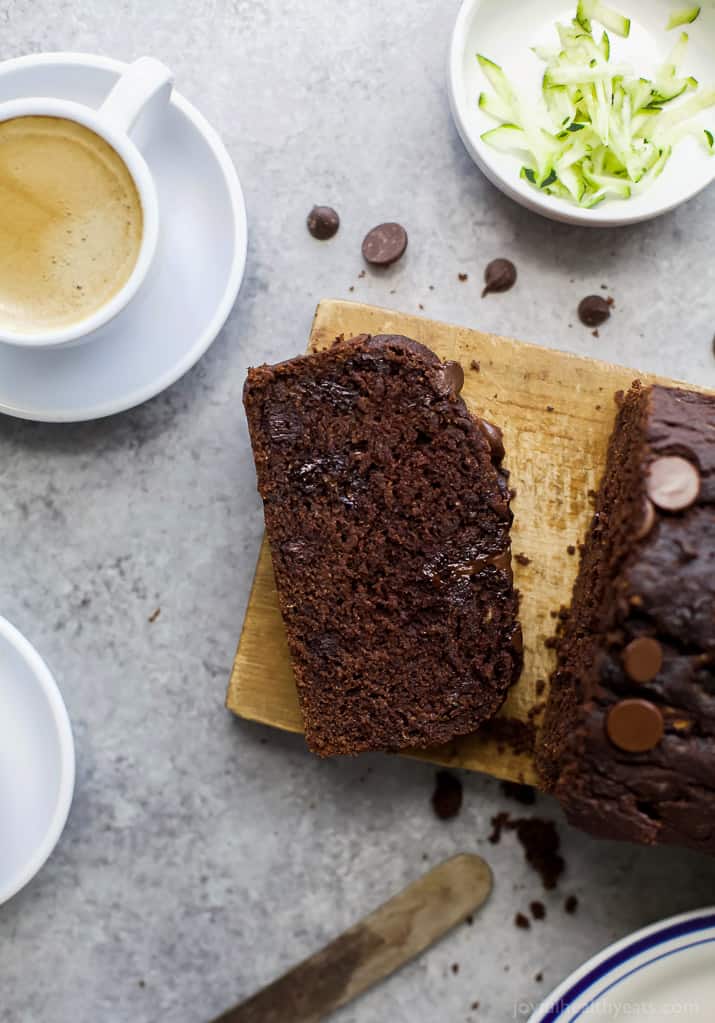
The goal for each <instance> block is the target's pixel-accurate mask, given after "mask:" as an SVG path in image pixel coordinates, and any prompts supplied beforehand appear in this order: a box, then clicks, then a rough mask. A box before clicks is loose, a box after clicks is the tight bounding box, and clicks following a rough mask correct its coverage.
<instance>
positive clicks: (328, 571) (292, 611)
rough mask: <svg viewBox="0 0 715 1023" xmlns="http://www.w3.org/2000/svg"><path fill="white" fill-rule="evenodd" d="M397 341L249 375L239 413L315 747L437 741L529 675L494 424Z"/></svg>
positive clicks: (486, 711) (341, 346)
mask: <svg viewBox="0 0 715 1023" xmlns="http://www.w3.org/2000/svg"><path fill="white" fill-rule="evenodd" d="M463 380H464V375H463V373H462V370H461V367H459V365H458V364H456V363H446V364H444V363H442V362H440V360H439V359H438V358H437V356H436V355H434V354H433V353H432V352H431V351H430V350H429V349H428V348H425V347H424V346H423V345H420V344H418V343H417V342H415V341H411V340H409V339H408V338H404V337H397V336H380V337H368V336H360V337H357V338H354V339H352V340H350V341H341V342H339V343H336V344H335V345H334V346H333V347H332V348H331V349H329V350H328V351H324V352H320V353H319V354H315V355H307V356H303V357H301V358H297V359H292V360H291V361H290V362H284V363H282V364H280V365H278V366H262V367H260V368H258V369H252V370H250V371H249V374H248V379H247V381H246V386H245V389H244V402H245V406H246V412H247V415H248V424H249V429H250V433H251V440H252V443H253V452H254V456H255V460H256V471H257V475H258V489H259V491H260V493H261V495H262V497H263V501H264V507H265V518H266V529H267V532H268V537H269V539H270V543H271V550H272V554H273V566H274V571H275V577H276V584H277V587H278V593H279V597H280V604H281V610H282V613H283V619H284V621H285V625H286V630H287V634H288V643H289V646H290V651H291V654H292V657H293V665H294V669H295V676H296V682H297V685H298V694H299V697H300V703H301V708H302V712H303V719H304V723H305V733H306V738H307V742H308V745H309V747H310V748H311V749H312V750H313V751H314V752H315V753H318V754H319V755H321V756H330V755H332V754H338V753H358V752H360V751H362V750H398V749H403V748H405V747H410V746H419V747H425V746H430V745H434V744H438V743H444V742H447V741H448V740H450V739H452V738H454V737H455V736H458V735H464V734H465V733H468V732H473V731H474V730H475V729H476V728H478V727H479V725H480V724H481V723H482V722H483V721H485V720H486V719H487V718H490V717H491V716H492V715H493V714H495V713H496V712H497V710H498V709H499V707H500V706H501V705H502V703H503V701H504V699H505V697H506V694H507V690H508V688H509V686H510V685H511V684H512V682H514V681H515V679H516V678H517V676H518V674H519V671H520V669H521V663H522V652H521V646H522V643H521V631H520V627H519V625H518V622H517V605H518V601H517V595H516V593H515V591H514V589H513V586H512V573H511V551H510V540H509V528H510V525H511V520H512V515H511V512H510V509H509V490H508V486H507V482H506V473H504V472H502V471H501V470H500V469H499V465H500V463H501V459H502V456H503V454H504V450H503V446H502V443H501V434H500V431H499V430H498V429H497V428H496V427H493V426H491V425H489V424H486V423H483V422H481V421H479V420H475V419H473V418H472V417H471V416H470V415H469V413H468V412H467V409H466V407H465V405H464V402H463V401H462V400H461V399H460V398H459V397H458V396H457V395H458V391H459V389H460V388H461V386H462V383H463Z"/></svg>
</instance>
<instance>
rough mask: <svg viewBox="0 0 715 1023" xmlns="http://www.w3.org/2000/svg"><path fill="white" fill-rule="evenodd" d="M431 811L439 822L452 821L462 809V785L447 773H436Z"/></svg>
mask: <svg viewBox="0 0 715 1023" xmlns="http://www.w3.org/2000/svg"><path fill="white" fill-rule="evenodd" d="M432 809H433V810H434V812H435V813H436V815H437V816H438V817H439V819H440V820H441V821H449V820H452V818H453V817H457V816H458V814H459V811H460V810H461V809H462V783H461V781H460V780H459V778H457V777H455V775H453V774H450V772H449V771H438V772H437V777H436V779H435V788H434V792H433V793H432Z"/></svg>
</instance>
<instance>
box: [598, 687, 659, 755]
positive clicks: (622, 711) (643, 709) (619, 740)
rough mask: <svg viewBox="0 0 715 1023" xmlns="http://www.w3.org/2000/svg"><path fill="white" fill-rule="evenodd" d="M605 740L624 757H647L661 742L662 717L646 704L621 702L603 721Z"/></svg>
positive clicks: (636, 701) (644, 702)
mask: <svg viewBox="0 0 715 1023" xmlns="http://www.w3.org/2000/svg"><path fill="white" fill-rule="evenodd" d="M606 731H607V732H608V738H609V739H610V740H611V742H612V743H613V744H614V746H618V748H619V749H622V750H623V751H624V752H626V753H647V752H648V750H651V749H654V748H655V747H656V746H657V745H658V743H659V742H660V740H661V739H662V738H663V732H664V722H663V715H662V713H661V711H660V709H659V708H658V707H656V705H655V704H654V703H650V701H649V700H621V701H620V703H616V704H614V705H613V707H611V709H610V710H609V712H608V716H607V718H606Z"/></svg>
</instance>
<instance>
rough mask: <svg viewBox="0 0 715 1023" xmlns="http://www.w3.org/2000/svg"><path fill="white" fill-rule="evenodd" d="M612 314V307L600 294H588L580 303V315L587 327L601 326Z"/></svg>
mask: <svg viewBox="0 0 715 1023" xmlns="http://www.w3.org/2000/svg"><path fill="white" fill-rule="evenodd" d="M610 315H611V307H610V305H609V303H608V302H607V301H606V299H605V298H601V296H600V295H587V296H586V298H582V299H581V301H580V302H579V305H578V316H579V319H580V320H581V323H583V324H585V325H586V326H587V327H600V326H601V324H602V323H605V322H606V320H607V319H608V317H609V316H610Z"/></svg>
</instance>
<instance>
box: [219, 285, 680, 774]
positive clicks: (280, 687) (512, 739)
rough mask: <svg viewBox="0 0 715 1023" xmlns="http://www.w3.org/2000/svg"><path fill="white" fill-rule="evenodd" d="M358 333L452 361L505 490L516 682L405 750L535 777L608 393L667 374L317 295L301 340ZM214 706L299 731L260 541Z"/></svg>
mask: <svg viewBox="0 0 715 1023" xmlns="http://www.w3.org/2000/svg"><path fill="white" fill-rule="evenodd" d="M361 333H368V334H406V335H407V336H408V337H411V338H414V339H415V340H417V341H421V342H422V343H423V344H425V345H427V346H428V347H429V348H431V349H432V350H433V351H434V352H436V353H437V355H438V356H439V357H440V358H441V359H455V360H458V361H459V362H460V363H461V364H462V366H463V368H464V377H465V383H464V388H463V390H462V397H463V398H464V400H465V402H466V403H467V406H468V407H469V409H470V410H471V411H472V412H474V413H476V415H478V416H484V417H485V418H487V419H489V420H491V421H492V422H494V423H497V424H498V425H499V426H501V428H502V429H503V431H504V445H505V448H506V459H505V465H506V467H507V468H508V469H509V471H510V473H511V477H510V482H511V485H512V486H513V487H514V489H515V490H516V497H515V499H514V501H513V502H512V510H513V512H514V525H513V529H512V551H513V555H514V562H513V563H514V580H515V585H516V586H517V587H518V589H519V590H520V592H521V612H520V615H521V621H522V625H523V630H524V671H523V673H522V676H521V679H520V680H519V682H518V683H517V684H516V685H515V686H514V687H513V688H512V690H511V692H510V695H509V697H508V699H507V702H506V704H505V706H504V708H503V710H502V712H501V715H500V719H497V722H496V723H495V725H494V726H493V727H492V728H491V730H490V731H488V732H486V733H484V732H483V731H481V732H480V733H479V734H478V735H472V736H468V737H466V738H463V739H458V740H456V741H454V742H452V743H450V744H449V745H448V746H447V747H440V748H439V749H433V750H429V751H428V752H420V753H415V756H418V757H420V758H421V759H427V760H430V761H432V762H434V763H437V764H443V765H449V766H454V767H462V768H467V769H469V770H474V771H485V772H486V773H488V774H492V775H494V776H496V777H497V778H504V779H509V780H512V781H525V782H528V783H532V784H536V782H537V777H536V772H535V769H534V764H533V756H532V752H531V748H530V747H533V735H534V729H535V727H536V726H538V720H539V715H540V709H541V708H542V707H543V701H544V699H545V697H546V693H547V689H546V686H547V683H548V678H549V675H550V674H551V672H552V670H553V667H554V653H553V650H552V649H550V648H548V647H547V646H546V645H545V643H546V641H547V640H548V639H549V637H550V636H552V635H553V634H554V630H555V626H556V620H555V615H556V613H557V612H558V610H559V608H560V607H562V606H563V605H568V604H569V601H570V598H571V588H572V585H573V581H574V578H575V576H576V571H577V568H578V549H577V545H578V543H579V541H581V540H583V538H584V536H585V534H586V530H587V528H588V524H589V522H590V519H591V515H592V513H593V502H592V495H593V493H594V492H595V490H596V489H597V488H598V484H599V480H600V477H601V473H602V471H603V468H604V464H605V457H606V448H607V444H608V438H609V436H610V433H611V430H612V427H613V421H614V415H615V405H614V401H613V395H614V393H615V392H616V391H617V390H619V389H623V388H627V387H628V386H629V385H630V383H631V381H632V380H634V379H635V378H636V377H639V378H640V379H641V380H644V381H646V382H653V381H656V380H658V381H659V382H661V383H673V381H668V380H663V378H656V377H654V376H653V375H651V374H648V373H637V372H636V371H635V370H629V369H624V368H623V367H622V366H613V365H611V364H609V363H605V362H598V361H596V360H594V359H585V358H581V357H579V356H575V355H569V354H565V353H563V352H557V351H553V350H551V349H549V348H541V347H538V346H536V345H528V344H524V343H522V342H519V341H513V340H511V339H510V338H504V337H498V336H496V335H494V334H483V333H481V332H480V331H478V330H470V329H468V328H467V327H455V326H450V325H448V324H445V323H436V322H434V321H432V320H426V319H423V318H421V317H417V316H410V315H407V314H406V313H397V312H390V311H388V310H386V309H378V308H376V307H374V306H367V305H361V304H360V303H357V302H340V301H333V300H326V301H324V302H321V303H320V305H319V306H318V308H317V311H316V314H315V319H314V321H313V328H312V331H311V336H310V345H309V347H310V350H313V351H318V350H320V349H322V348H326V347H328V346H329V345H330V344H331V343H332V342H333V340H334V339H335V337H336V336H337V335H339V334H344V335H345V337H350V336H352V335H354V334H361ZM688 386H690V387H692V385H688ZM693 389H694V388H693ZM522 556H523V557H522ZM226 705H227V707H228V708H229V710H232V711H233V712H234V713H235V714H238V715H239V716H240V717H243V718H248V719H249V720H252V721H259V722H262V723H263V724H267V725H273V726H274V727H276V728H282V729H285V730H287V731H291V732H300V731H302V722H301V716H300V710H299V707H298V699H297V695H296V689H295V683H294V680H293V672H292V668H291V662H290V656H289V654H288V646H287V643H286V638H285V632H284V629H283V621H282V619H281V614H280V609H279V606H278V597H277V594H276V590H275V585H274V581H273V569H272V566H271V556H270V550H269V547H268V544H267V542H266V541H264V543H263V546H262V548H261V552H260V556H259V559H258V567H257V569H256V576H255V580H254V583H253V589H252V591H251V596H250V600H249V604H248V609H247V611H246V618H245V621H244V624H243V632H242V634H241V639H240V642H239V644H238V651H237V653H236V659H235V662H234V666H233V672H232V675H231V680H230V683H229V687H228V695H227V699H226Z"/></svg>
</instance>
